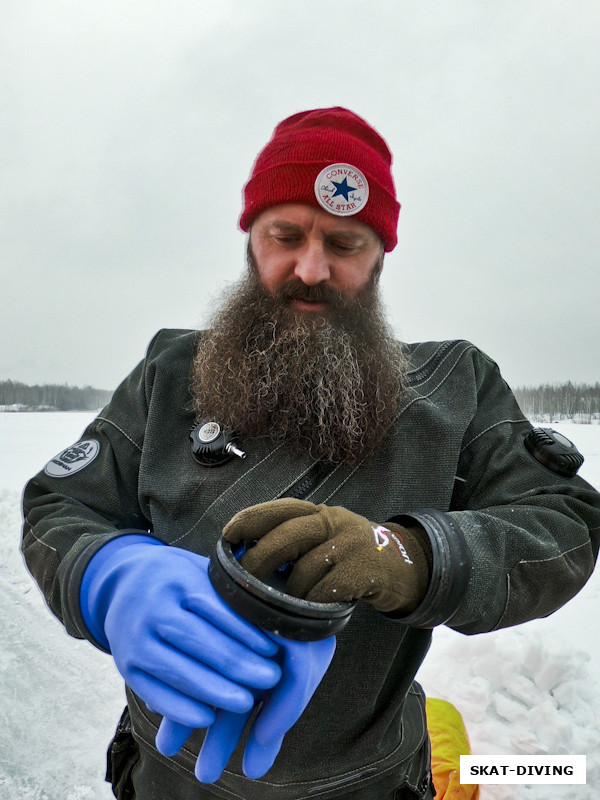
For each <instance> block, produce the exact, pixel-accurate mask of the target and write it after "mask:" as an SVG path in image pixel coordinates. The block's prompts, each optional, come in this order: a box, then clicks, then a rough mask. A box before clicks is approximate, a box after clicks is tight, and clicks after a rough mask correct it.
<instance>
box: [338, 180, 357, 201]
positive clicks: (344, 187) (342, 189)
mask: <svg viewBox="0 0 600 800" xmlns="http://www.w3.org/2000/svg"><path fill="white" fill-rule="evenodd" d="M331 182H332V183H333V185H334V186H335V192H334V193H333V195H332V198H334V197H337V196H338V195H340V194H341V195H342V196H343V197H344V199H345V201H346V202H348V200H349V199H350V198H349V197H348V195H349V194H350V192H355V191H356V190H357V188H358V187H357V186H348V179H347V178H344V180H343V181H331Z"/></svg>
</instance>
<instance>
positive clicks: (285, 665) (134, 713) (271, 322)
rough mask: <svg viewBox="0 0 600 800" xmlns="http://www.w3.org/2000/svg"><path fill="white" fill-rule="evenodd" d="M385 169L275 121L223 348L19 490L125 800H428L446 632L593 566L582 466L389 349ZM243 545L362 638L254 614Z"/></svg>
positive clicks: (131, 383)
mask: <svg viewBox="0 0 600 800" xmlns="http://www.w3.org/2000/svg"><path fill="white" fill-rule="evenodd" d="M391 162H392V159H391V153H390V151H389V148H388V147H387V144H386V143H385V141H384V140H383V139H382V137H381V136H380V135H379V134H378V133H377V132H376V131H375V130H374V129H373V128H372V127H371V126H370V125H369V124H368V123H367V122H365V120H363V119H362V118H360V117H358V116H357V115H356V114H354V113H353V112H351V111H348V110H346V109H342V108H329V109H317V110H313V111H307V112H302V113H299V114H295V115H293V116H292V117H290V118H288V119H286V120H284V121H283V122H282V123H280V124H279V125H278V126H277V127H276V129H275V132H274V134H273V137H272V139H271V141H270V142H269V143H268V144H267V145H266V147H265V148H264V150H263V151H262V152H261V153H260V155H259V156H258V158H257V160H256V162H255V164H254V167H253V170H252V174H251V176H250V180H249V181H248V183H247V185H246V187H245V193H244V208H243V212H242V216H241V218H240V226H241V228H242V230H244V231H246V232H248V233H249V238H248V270H247V274H246V276H245V277H244V279H243V280H242V281H241V283H240V284H239V286H237V287H235V289H234V291H233V292H231V293H230V294H229V296H228V297H227V298H226V299H225V301H224V302H223V305H222V308H221V309H220V310H219V311H218V312H217V314H216V315H215V317H214V319H213V320H212V323H211V325H210V326H209V328H208V330H206V331H204V332H202V333H199V334H198V333H196V332H193V331H161V332H160V333H159V334H157V336H156V337H155V339H154V340H153V341H152V343H151V345H150V347H149V349H148V352H147V354H146V357H145V359H144V360H143V361H142V363H141V364H140V365H139V366H138V367H137V368H136V369H135V370H134V371H133V372H132V373H131V375H130V376H129V377H128V378H126V379H125V381H124V382H123V383H122V384H121V386H120V387H119V388H118V389H117V390H116V392H115V394H114V396H113V398H112V400H111V402H110V403H109V405H108V406H107V407H106V408H105V409H104V410H103V411H102V413H101V414H100V415H99V416H98V417H97V419H96V420H95V421H94V422H93V423H92V424H91V425H90V426H89V427H88V429H87V430H86V431H85V432H84V434H83V437H82V440H81V441H80V442H79V443H77V445H76V446H74V448H67V450H65V451H63V452H62V453H61V454H59V455H58V456H57V457H56V458H54V459H53V460H52V461H50V462H49V464H48V465H46V467H45V469H44V470H42V471H41V472H40V473H39V474H38V475H37V476H36V477H35V478H33V479H32V480H31V481H30V482H29V484H28V486H27V488H26V491H25V495H24V516H25V525H24V535H23V552H24V555H25V558H26V561H27V564H28V566H29V569H30V570H31V572H32V574H33V575H34V577H35V578H36V580H37V581H38V583H39V584H40V586H41V588H42V590H43V591H44V593H45V596H46V598H47V600H48V603H49V605H50V608H51V609H52V611H53V612H54V613H55V614H56V615H57V616H58V617H59V618H60V619H61V620H62V621H63V623H64V625H65V627H66V629H67V631H68V632H69V633H70V634H72V635H73V636H76V637H80V638H86V639H88V640H89V641H90V642H91V643H92V644H94V645H95V646H96V647H98V648H100V649H103V650H105V651H106V652H107V653H110V654H111V655H112V657H113V658H114V660H115V663H116V665H117V668H118V669H119V671H120V672H121V674H122V675H123V677H124V679H125V682H126V685H127V699H128V704H127V708H126V709H125V711H124V714H123V717H122V719H121V722H120V724H119V727H118V729H117V733H116V736H115V739H114V741H113V743H112V745H111V748H110V750H109V758H108V779H109V780H110V781H111V782H112V785H113V790H114V793H115V796H116V797H118V798H137V799H138V800H164V798H167V797H168V798H181V799H182V800H192V799H194V800H196V799H198V800H202V799H204V798H219V797H220V798H231V797H235V798H260V800H271V799H273V800H279V799H281V800H284V798H285V800H287V799H288V798H289V799H290V800H299V798H312V797H315V798H321V799H322V800H330V799H331V800H333V798H353V799H354V800H374V799H375V798H377V800H386V799H388V800H392V799H394V800H402V799H403V800H407V799H409V798H412V800H414V798H419V799H420V800H423V799H424V798H431V797H433V795H434V787H433V785H432V782H431V774H430V750H429V741H428V736H427V729H426V721H425V710H424V708H425V707H424V697H423V692H422V690H421V687H420V686H419V685H418V683H416V682H415V680H414V677H415V674H416V672H417V670H418V668H419V666H420V664H421V662H422V661H423V659H424V658H425V655H426V653H427V649H428V647H429V644H430V640H431V629H432V628H433V627H434V626H436V625H441V624H447V625H449V626H451V627H452V628H454V629H456V630H458V631H461V632H463V633H467V634H475V633H479V632H484V631H490V630H494V629H497V628H501V627H505V626H509V625H515V624H519V623H522V622H525V621H526V620H528V619H532V618H535V617H539V616H544V615H547V614H549V613H551V612H552V611H554V610H555V609H557V608H558V607H560V606H561V605H562V604H563V603H565V602H566V601H567V600H568V599H569V598H570V597H572V596H573V595H574V594H575V593H576V592H578V591H579V589H580V588H581V587H582V586H583V585H584V583H585V582H586V580H587V579H588V577H589V575H590V574H591V572H592V570H593V568H594V563H595V559H596V557H597V552H598V531H599V530H600V496H599V495H598V493H597V492H596V491H595V490H594V489H593V488H592V487H591V486H589V485H588V484H587V483H586V482H585V481H583V480H582V479H581V478H579V477H578V476H577V475H576V471H577V468H578V466H579V463H580V458H579V457H578V456H577V454H576V452H571V451H569V452H565V454H564V456H563V455H562V454H561V453H557V448H556V447H555V445H556V444H557V442H556V441H555V440H554V439H553V436H552V433H548V432H544V431H540V430H539V429H532V426H531V424H530V423H529V422H528V421H527V420H526V419H525V418H524V416H523V414H522V413H521V411H520V410H519V408H518V405H517V403H516V401H515V399H514V397H513V395H512V393H511V392H510V390H509V388H508V386H507V385H506V384H505V383H504V381H503V380H502V378H501V377H500V374H499V372H498V369H497V367H496V365H495V364H494V363H493V362H492V361H490V359H489V358H488V357H487V356H486V355H484V354H483V353H482V352H481V351H480V350H478V349H477V348H476V347H474V346H473V345H472V344H470V343H469V342H464V341H448V342H437V343H436V342H433V343H422V344H412V345H407V344H401V343H399V342H397V341H396V340H395V338H394V336H393V334H392V333H391V331H390V328H389V325H388V324H387V322H386V319H385V314H384V312H383V310H382V308H381V304H380V300H379V294H378V281H379V275H380V273H381V269H382V267H383V260H384V254H385V253H386V252H389V251H390V250H392V249H393V248H394V246H395V245H396V227H397V220H398V212H399V204H398V202H397V200H396V195H395V188H394V183H393V180H392V174H391ZM190 431H191V434H190ZM82 454H83V455H82ZM223 542H227V543H228V544H229V546H230V547H231V548H233V549H235V553H236V555H235V558H236V559H239V568H240V570H243V571H244V574H245V575H247V576H249V577H248V581H250V582H251V581H252V580H256V581H257V582H258V583H259V584H261V585H262V582H264V585H265V586H267V594H268V590H269V584H268V581H269V580H270V576H271V575H273V574H274V573H276V572H280V571H281V574H282V575H285V581H286V582H285V586H284V592H283V593H284V595H285V596H286V597H288V598H291V599H292V600H293V599H294V598H296V599H297V603H298V604H301V603H306V604H309V605H310V604H312V605H311V607H312V606H313V605H318V606H319V607H320V608H321V607H323V608H327V609H330V608H333V607H334V606H335V607H337V606H339V605H340V604H342V605H343V604H346V606H348V607H349V608H350V609H351V614H350V615H349V617H348V619H346V620H345V623H346V624H345V627H343V628H340V629H339V630H338V631H336V633H335V635H327V636H324V637H320V638H315V640H311V639H308V640H304V641H295V640H293V637H292V636H291V635H290V636H289V637H288V636H281V635H279V633H278V632H277V631H274V630H273V629H272V628H271V629H269V628H268V626H266V625H265V626H262V625H261V624H260V623H258V622H256V621H255V620H253V619H252V617H251V615H250V610H249V608H248V614H246V613H245V612H246V607H245V606H244V605H243V604H242V605H241V606H239V607H238V608H237V611H234V610H233V608H232V607H231V606H230V604H229V603H228V602H227V600H226V599H223V596H222V595H221V594H220V593H219V592H217V591H216V590H215V587H214V585H213V582H211V575H212V573H211V574H210V575H209V559H210V557H211V556H212V555H213V553H214V551H215V546H217V547H218V546H219V543H223ZM271 588H272V587H271ZM238 612H239V613H238ZM305 638H306V637H305Z"/></svg>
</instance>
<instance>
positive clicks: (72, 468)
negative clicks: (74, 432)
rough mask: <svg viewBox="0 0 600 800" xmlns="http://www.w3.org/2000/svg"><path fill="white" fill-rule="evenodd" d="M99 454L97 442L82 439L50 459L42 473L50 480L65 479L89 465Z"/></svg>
mask: <svg viewBox="0 0 600 800" xmlns="http://www.w3.org/2000/svg"><path fill="white" fill-rule="evenodd" d="M99 452H100V444H99V442H97V441H96V440H95V439H84V441H82V442H77V444H74V445H71V447H67V449H66V450H63V451H62V453H59V454H58V455H57V456H55V457H54V458H53V459H51V460H50V461H49V462H48V463H47V464H46V467H45V469H44V472H45V473H46V475H49V476H50V477H51V478H67V477H68V476H69V475H74V474H75V473H76V472H79V471H80V470H82V469H84V467H87V466H88V465H89V464H91V463H92V461H93V460H94V459H95V458H96V456H97V455H98V453H99Z"/></svg>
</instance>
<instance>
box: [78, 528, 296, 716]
mask: <svg viewBox="0 0 600 800" xmlns="http://www.w3.org/2000/svg"><path fill="white" fill-rule="evenodd" d="M80 602H81V609H82V614H83V617H84V621H85V623H86V625H87V626H88V629H89V630H90V633H91V634H92V636H94V637H95V638H96V640H97V641H98V642H99V643H101V644H102V645H104V646H105V647H106V649H109V650H110V652H111V653H112V656H113V658H114V660H115V664H116V666H117V669H118V670H119V672H120V673H121V675H122V676H123V678H125V681H126V682H127V684H128V685H129V686H130V687H131V688H132V690H133V691H134V692H135V693H136V694H137V695H138V696H139V697H140V698H141V699H142V700H143V701H144V702H145V703H146V704H147V705H148V707H149V708H151V709H152V710H153V711H155V712H157V713H158V714H161V715H163V716H165V717H168V718H169V719H170V720H172V721H174V722H175V723H178V724H179V725H183V726H191V727H192V728H202V727H205V726H207V725H210V724H211V723H212V722H214V720H215V709H225V710H227V711H233V712H236V713H241V714H243V713H246V712H248V711H250V710H251V709H252V707H253V705H254V702H255V698H254V695H253V693H252V690H253V689H256V690H261V691H262V690H265V689H270V688H272V687H273V686H275V684H276V683H277V682H278V681H279V680H280V678H281V669H280V667H279V666H278V664H277V663H276V662H275V661H273V660H272V656H274V655H275V653H276V652H277V645H276V643H275V642H274V641H273V640H272V639H269V638H268V637H267V636H266V635H265V634H264V633H262V632H261V631H260V630H259V629H258V628H256V627H255V626H254V625H251V624H250V623H248V622H246V621H245V620H243V619H242V618H241V617H240V616H238V615H237V614H236V613H235V612H234V611H232V610H231V608H230V607H229V606H228V605H227V604H226V603H225V602H224V601H223V600H221V598H220V597H219V595H218V594H217V593H216V592H215V590H214V589H213V587H212V584H211V582H210V580H209V578H208V558H206V557H204V556H199V555H197V554H195V553H190V552H189V551H187V550H183V549H180V548H177V547H169V546H166V545H164V544H162V542H159V541H158V540H156V539H153V538H151V537H146V536H141V535H139V536H138V535H134V534H132V535H125V536H122V537H119V538H118V539H114V540H112V541H111V542H109V543H108V544H106V545H105V546H104V547H103V548H101V549H100V550H99V551H98V552H97V553H96V554H95V555H94V557H93V558H92V560H91V561H90V563H89V564H88V566H87V568H86V571H85V573H84V577H83V580H82V584H81V591H80Z"/></svg>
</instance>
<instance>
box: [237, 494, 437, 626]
mask: <svg viewBox="0 0 600 800" xmlns="http://www.w3.org/2000/svg"><path fill="white" fill-rule="evenodd" d="M223 536H224V537H225V539H227V540H228V541H229V542H231V543H232V544H240V543H241V542H245V543H246V544H247V545H251V544H253V543H254V542H256V544H254V546H252V547H249V549H248V550H247V551H246V552H245V553H244V555H243V556H242V558H241V560H240V564H241V565H242V566H243V567H244V569H246V570H248V572H250V573H252V574H253V575H255V576H256V577H257V578H259V579H261V580H264V579H265V578H267V577H268V576H269V575H270V574H271V573H273V572H274V571H275V570H277V569H278V568H280V567H282V566H283V565H284V564H287V563H289V562H295V563H294V567H293V570H292V572H291V574H290V576H289V578H288V581H287V584H286V591H287V592H288V593H289V594H292V595H294V596H295V597H301V598H304V599H306V600H312V601H315V602H321V603H331V602H347V601H350V600H356V599H358V598H361V597H362V598H364V599H365V600H367V601H369V602H370V603H372V604H373V605H374V606H375V608H377V609H378V610H379V611H383V612H396V613H400V614H403V615H404V614H410V613H411V612H412V611H414V609H415V608H416V607H417V606H418V605H419V603H420V602H421V601H422V600H423V598H424V597H425V593H426V592H427V588H428V586H429V560H430V558H431V555H430V550H429V545H428V541H427V536H426V534H425V533H424V532H423V531H422V529H421V528H420V527H419V526H418V524H417V523H415V527H414V528H411V529H407V528H403V527H402V526H401V525H398V524H396V523H386V524H385V525H380V524H377V523H373V522H369V521H368V520H367V519H365V518H364V517H361V516H359V515H358V514H354V513H353V512H352V511H348V510H347V509H345V508H342V507H340V506H332V507H329V506H325V505H314V504H313V503H309V502H307V501H306V500H295V499H292V498H283V499H281V500H273V501H271V502H268V503H261V504H259V505H256V506H250V508H247V509H245V510H244V511H240V512H239V513H238V514H236V515H235V516H234V517H233V518H232V519H231V520H230V521H229V523H228V524H227V525H226V526H225V529H224V530H223Z"/></svg>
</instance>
